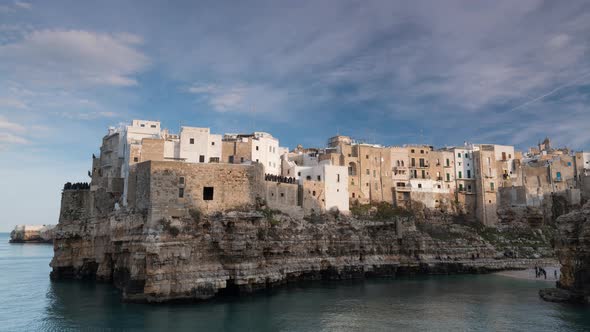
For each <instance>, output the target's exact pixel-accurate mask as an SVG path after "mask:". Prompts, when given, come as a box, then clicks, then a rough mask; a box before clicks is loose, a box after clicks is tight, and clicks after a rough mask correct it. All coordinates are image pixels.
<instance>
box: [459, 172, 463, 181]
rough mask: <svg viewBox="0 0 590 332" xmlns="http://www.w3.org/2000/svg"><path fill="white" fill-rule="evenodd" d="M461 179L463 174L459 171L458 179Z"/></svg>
mask: <svg viewBox="0 0 590 332" xmlns="http://www.w3.org/2000/svg"><path fill="white" fill-rule="evenodd" d="M462 178H463V173H462V172H461V171H459V179H462Z"/></svg>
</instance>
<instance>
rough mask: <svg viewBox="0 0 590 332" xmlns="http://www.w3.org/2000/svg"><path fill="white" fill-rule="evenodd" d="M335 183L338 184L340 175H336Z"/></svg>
mask: <svg viewBox="0 0 590 332" xmlns="http://www.w3.org/2000/svg"><path fill="white" fill-rule="evenodd" d="M336 182H340V174H336Z"/></svg>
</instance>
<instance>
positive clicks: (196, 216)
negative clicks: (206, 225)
mask: <svg viewBox="0 0 590 332" xmlns="http://www.w3.org/2000/svg"><path fill="white" fill-rule="evenodd" d="M188 214H189V215H190V216H191V218H193V221H194V222H195V223H197V224H198V223H199V222H200V221H201V219H202V217H203V213H202V212H201V210H199V209H197V208H193V209H189V210H188Z"/></svg>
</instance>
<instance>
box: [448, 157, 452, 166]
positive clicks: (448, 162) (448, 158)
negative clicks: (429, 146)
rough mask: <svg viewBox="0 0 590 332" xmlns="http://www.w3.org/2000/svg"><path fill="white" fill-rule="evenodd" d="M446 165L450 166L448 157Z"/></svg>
mask: <svg viewBox="0 0 590 332" xmlns="http://www.w3.org/2000/svg"><path fill="white" fill-rule="evenodd" d="M447 166H451V164H450V161H449V158H447Z"/></svg>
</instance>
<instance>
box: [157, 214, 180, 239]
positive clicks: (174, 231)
mask: <svg viewBox="0 0 590 332" xmlns="http://www.w3.org/2000/svg"><path fill="white" fill-rule="evenodd" d="M159 221H160V225H162V229H163V230H164V231H165V232H168V233H170V235H172V236H173V237H177V236H178V234H180V229H178V227H176V226H174V225H172V223H171V222H170V220H168V219H166V218H161V219H160V220H159Z"/></svg>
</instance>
